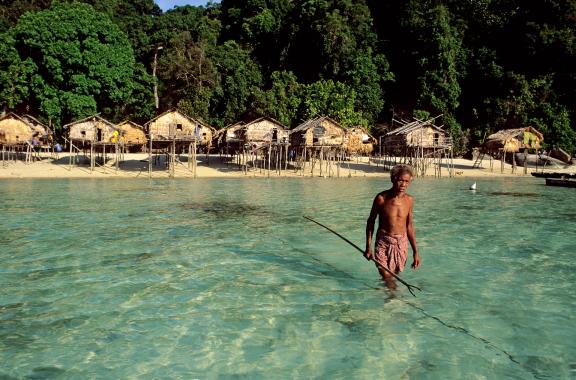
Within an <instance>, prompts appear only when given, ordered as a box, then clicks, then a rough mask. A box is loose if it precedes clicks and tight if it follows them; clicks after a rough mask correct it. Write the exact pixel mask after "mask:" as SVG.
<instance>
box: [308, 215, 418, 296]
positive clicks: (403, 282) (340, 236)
mask: <svg viewBox="0 0 576 380" xmlns="http://www.w3.org/2000/svg"><path fill="white" fill-rule="evenodd" d="M304 218H305V219H308V220H309V221H311V222H312V223H316V224H317V225H319V226H320V227H324V228H325V229H327V230H328V231H330V232H332V233H333V234H334V235H336V236H338V237H339V238H341V239H342V240H344V241H345V242H346V243H348V244H350V245H351V246H352V247H354V248H356V249H357V250H358V251H360V253H362V254H364V251H363V250H362V249H360V247H358V246H357V245H356V244H354V243H352V242H351V241H350V240H348V239H346V238H345V237H344V236H342V235H340V234H339V233H338V232H336V231H334V230H333V229H331V228H330V227H327V226H325V225H323V224H322V223H320V222H317V221H315V220H314V219H312V218H309V217H307V216H304ZM379 268H382V269H384V270H385V271H386V272H388V273H390V274H391V275H392V277H394V278H395V279H396V280H398V281H400V282H401V283H402V284H404V285H405V286H406V287H407V288H408V290H409V291H410V293H411V294H412V295H413V296H414V297H416V294H414V292H413V291H412V288H415V289H418V290H420V291H422V289H420V288H419V287H417V286H415V285H410V284H409V283H407V282H406V281H404V280H402V279H401V278H400V277H398V276H397V275H396V274H395V273H394V272H392V271H391V270H389V269H388V268H385V267H383V266H379Z"/></svg>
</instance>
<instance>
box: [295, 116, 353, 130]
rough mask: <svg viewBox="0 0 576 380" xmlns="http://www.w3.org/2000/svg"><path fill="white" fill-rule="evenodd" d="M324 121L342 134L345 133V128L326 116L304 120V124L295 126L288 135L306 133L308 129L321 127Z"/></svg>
mask: <svg viewBox="0 0 576 380" xmlns="http://www.w3.org/2000/svg"><path fill="white" fill-rule="evenodd" d="M325 120H327V121H329V122H331V123H332V124H334V125H335V126H336V127H337V128H340V129H342V131H343V132H344V133H346V128H344V127H343V126H342V125H341V124H340V123H338V122H337V121H335V120H334V119H331V118H330V117H328V116H320V117H317V118H316V119H310V120H306V121H305V122H303V123H302V124H300V125H299V126H297V127H296V128H294V129H292V130H291V131H290V134H293V133H298V132H303V131H306V130H308V129H311V128H315V127H318V126H321V125H322V122H323V121H325Z"/></svg>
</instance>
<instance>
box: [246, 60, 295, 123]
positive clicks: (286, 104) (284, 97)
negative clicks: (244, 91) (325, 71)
mask: <svg viewBox="0 0 576 380" xmlns="http://www.w3.org/2000/svg"><path fill="white" fill-rule="evenodd" d="M271 79H272V86H271V88H270V89H269V90H266V91H264V90H261V89H256V92H255V98H256V100H255V102H254V111H255V113H256V114H258V115H261V116H271V117H273V118H275V119H276V120H278V121H280V122H281V123H283V124H284V125H286V126H288V127H290V126H293V125H294V124H295V123H296V122H297V117H298V110H299V109H300V105H301V103H302V100H301V98H300V92H301V89H302V85H301V84H300V83H298V80H297V78H296V76H295V75H294V73H292V72H290V71H281V72H280V71H275V72H273V73H272V78H271Z"/></svg>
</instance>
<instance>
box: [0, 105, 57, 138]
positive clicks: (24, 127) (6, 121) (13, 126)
mask: <svg viewBox="0 0 576 380" xmlns="http://www.w3.org/2000/svg"><path fill="white" fill-rule="evenodd" d="M48 134H49V133H48V129H47V127H44V126H43V125H42V124H41V123H40V122H38V124H37V125H34V124H32V123H31V122H30V121H28V120H27V119H26V118H25V117H23V116H18V115H16V114H15V113H13V112H9V113H7V114H6V115H4V116H3V117H0V143H2V144H27V143H28V142H31V141H32V138H33V137H34V135H37V136H41V137H44V136H48Z"/></svg>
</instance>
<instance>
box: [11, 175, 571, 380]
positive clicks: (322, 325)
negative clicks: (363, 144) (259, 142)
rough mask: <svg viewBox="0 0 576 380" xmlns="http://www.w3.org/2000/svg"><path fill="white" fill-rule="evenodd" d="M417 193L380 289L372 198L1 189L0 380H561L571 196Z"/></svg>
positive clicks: (499, 190) (527, 182)
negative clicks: (402, 259)
mask: <svg viewBox="0 0 576 380" xmlns="http://www.w3.org/2000/svg"><path fill="white" fill-rule="evenodd" d="M542 182H543V181H542V180H537V179H500V180H481V181H479V182H478V190H477V191H476V192H471V191H468V190H467V187H468V186H469V184H470V180H461V179H458V180H447V179H445V180H434V179H418V180H416V181H415V182H414V183H413V185H412V187H411V189H410V193H411V194H413V195H414V196H415V197H416V208H415V226H416V231H417V238H418V241H419V245H420V247H421V251H422V256H423V263H422V267H421V269H419V270H417V271H410V270H408V271H406V272H404V273H403V274H402V277H403V278H404V279H405V280H407V281H408V282H411V283H413V284H415V285H417V286H420V287H421V288H422V289H423V291H422V292H421V293H418V297H417V298H413V297H412V296H411V295H410V294H409V293H408V292H407V290H406V289H405V288H403V287H402V286H401V285H400V286H399V291H398V292H397V294H396V296H395V297H390V295H389V294H388V292H387V291H386V290H383V289H382V284H381V281H380V280H379V277H378V274H377V272H376V270H375V268H374V267H373V265H372V264H371V263H368V262H367V261H365V260H364V259H363V258H362V257H361V255H360V254H359V253H357V252H356V251H355V250H354V249H353V248H352V247H350V246H349V245H347V244H346V243H345V242H343V241H342V240H340V239H339V238H337V237H335V236H334V235H332V234H330V233H328V232H326V231H325V230H323V229H321V228H320V227H318V226H316V225H314V224H312V223H310V222H308V221H306V220H305V219H303V218H302V215H309V216H311V217H313V218H315V219H317V220H319V221H321V222H323V223H325V224H327V225H329V226H331V227H333V228H334V229H336V230H338V231H339V232H341V233H342V234H344V235H346V236H347V237H348V238H350V239H351V240H353V241H355V242H356V243H357V244H358V245H360V246H363V244H364V243H363V239H364V237H363V234H364V223H365V219H366V217H367V213H368V211H369V208H370V205H371V201H372V198H373V196H374V195H375V194H376V193H377V192H378V191H380V190H382V189H384V188H385V187H387V186H388V182H387V181H385V180H376V179H361V178H352V179H339V180H330V179H274V180H266V179H239V180H235V179H234V180H232V179H226V180H213V179H210V180H174V181H168V180H153V181H148V180H132V181H129V180H30V181H22V180H20V181H16V180H14V181H12V180H4V181H1V182H0V199H1V201H0V212H1V215H2V218H1V220H0V242H1V244H0V247H1V253H0V258H1V260H2V261H1V264H0V363H1V365H0V378H1V379H21V378H33V379H91V378H94V379H113V378H117V379H120V378H134V379H169V378H173V379H191V378H201V379H204V378H222V379H228V378H234V379H237V378H250V379H270V378H330V379H350V378H362V379H382V378H390V379H444V378H453V379H462V378H466V379H500V378H502V379H533V378H538V379H573V378H576V343H575V342H576V323H575V322H576V318H575V317H574V311H575V306H576V291H575V290H574V284H575V282H576V271H575V269H576V265H575V264H574V261H573V256H574V252H575V250H574V244H575V243H574V242H576V202H575V199H576V192H575V191H574V190H573V189H564V188H550V187H546V186H544V185H543V184H542Z"/></svg>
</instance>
